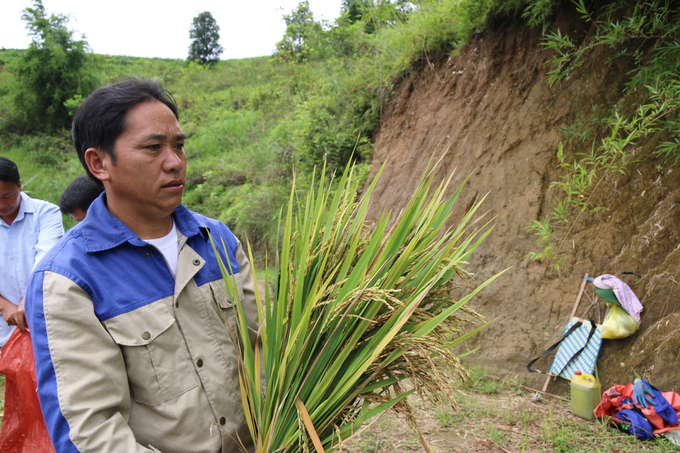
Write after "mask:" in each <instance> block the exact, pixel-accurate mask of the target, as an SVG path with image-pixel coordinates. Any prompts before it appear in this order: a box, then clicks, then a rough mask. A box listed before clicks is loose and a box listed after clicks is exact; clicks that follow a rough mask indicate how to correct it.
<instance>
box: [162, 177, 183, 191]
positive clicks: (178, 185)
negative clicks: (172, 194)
mask: <svg viewBox="0 0 680 453" xmlns="http://www.w3.org/2000/svg"><path fill="white" fill-rule="evenodd" d="M162 188H163V189H169V190H184V181H182V180H180V179H177V180H174V181H170V182H169V183H167V184H164V185H163V186H162Z"/></svg>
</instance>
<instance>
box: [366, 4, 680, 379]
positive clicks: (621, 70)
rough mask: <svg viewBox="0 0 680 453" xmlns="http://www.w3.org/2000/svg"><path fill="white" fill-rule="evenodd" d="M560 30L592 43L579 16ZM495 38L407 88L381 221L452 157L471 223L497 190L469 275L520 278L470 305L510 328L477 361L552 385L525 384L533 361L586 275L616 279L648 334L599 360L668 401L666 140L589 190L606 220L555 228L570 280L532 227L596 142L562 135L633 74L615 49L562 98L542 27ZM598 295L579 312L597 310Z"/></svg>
mask: <svg viewBox="0 0 680 453" xmlns="http://www.w3.org/2000/svg"><path fill="white" fill-rule="evenodd" d="M556 25H557V26H558V27H560V28H561V30H562V33H563V34H564V33H569V34H570V35H574V36H577V37H579V39H585V38H586V37H587V36H589V34H591V33H592V32H593V30H591V29H588V28H587V26H586V24H584V23H583V22H582V21H581V20H580V19H579V18H578V16H577V15H576V14H575V13H573V12H569V11H563V12H561V13H559V14H558V15H557V24H556ZM492 30H493V31H491V32H487V33H485V34H483V35H481V36H478V37H476V38H475V39H474V40H472V43H471V44H470V45H468V46H466V47H464V48H463V49H462V50H461V51H460V53H459V54H458V55H457V56H455V57H449V56H448V54H449V52H448V51H442V53H441V54H440V55H438V56H432V55H430V58H429V60H427V59H426V60H424V61H423V62H422V63H421V67H420V69H419V70H416V71H414V72H413V73H412V74H411V75H410V76H409V77H408V78H407V79H406V80H404V81H403V82H402V83H401V84H400V85H399V87H398V89H397V92H396V94H395V96H394V97H393V98H392V99H391V100H390V102H389V103H388V105H387V107H386V112H385V115H384V117H383V122H382V125H381V128H380V131H379V132H378V133H377V135H376V137H375V139H376V145H375V153H374V158H373V163H372V170H371V171H372V175H374V174H375V172H376V171H377V169H378V168H379V167H380V166H381V165H382V164H383V163H384V162H387V165H386V168H385V170H384V174H383V176H382V177H381V179H380V182H379V184H378V186H377V188H376V192H375V196H374V200H375V202H374V206H373V207H372V211H371V216H372V217H373V218H376V217H377V216H378V214H379V212H380V211H382V210H398V209H400V208H401V207H403V206H404V204H405V203H406V201H407V200H408V198H409V197H410V195H411V194H412V193H413V190H414V189H415V186H416V185H417V183H418V180H419V177H420V176H421V175H422V172H423V170H424V169H425V167H426V166H427V164H428V161H429V160H430V157H431V155H432V154H434V155H435V156H436V157H438V156H440V155H441V154H442V153H443V152H444V151H445V150H448V151H447V153H446V156H445V157H444V160H443V162H442V164H441V165H440V167H439V168H438V170H437V178H438V179H440V180H441V179H443V178H445V177H448V175H449V174H450V173H451V172H452V171H453V170H454V169H456V173H455V176H454V183H453V186H454V187H457V186H458V184H460V183H461V182H462V181H463V180H464V178H466V177H467V176H468V175H472V176H471V178H470V180H469V182H468V184H467V186H466V188H465V190H464V192H463V195H462V200H461V202H459V209H460V212H461V215H462V213H463V212H464V210H465V208H466V207H469V206H470V205H471V204H472V202H473V201H474V200H475V199H476V198H478V197H481V196H484V195H485V194H487V193H488V194H489V195H488V197H487V199H486V201H485V202H484V208H483V209H482V210H488V214H487V215H488V218H490V217H494V218H495V220H494V221H493V223H494V224H495V229H494V231H493V232H492V233H491V235H490V236H489V237H488V238H487V240H486V241H485V242H484V244H483V245H482V246H481V247H480V248H479V249H478V251H477V253H476V255H475V256H474V257H473V258H472V260H471V262H470V264H469V266H468V269H469V270H470V271H472V272H474V273H475V274H476V279H477V281H483V280H484V279H486V278H488V277H490V276H492V275H494V274H495V273H497V272H499V271H501V270H503V269H506V268H508V267H509V268H510V270H509V271H508V272H506V274H505V275H503V276H502V277H501V278H500V279H499V280H497V281H496V282H495V283H493V285H492V286H491V287H488V288H487V289H485V290H484V292H483V294H482V295H481V296H480V297H478V298H477V299H476V300H475V301H474V303H473V304H472V306H473V308H475V309H477V310H478V311H479V312H481V313H482V314H483V315H485V316H486V317H487V318H489V319H493V318H496V317H500V318H499V319H498V320H497V321H496V322H494V323H493V324H492V325H491V326H490V327H489V328H488V329H486V330H485V331H484V332H483V333H482V334H480V335H479V336H478V337H477V338H476V339H475V340H473V342H472V343H471V344H470V346H474V347H476V346H479V350H478V352H477V353H476V355H475V357H476V358H477V360H483V363H484V364H485V365H486V366H489V367H492V368H494V369H496V371H497V372H498V373H499V374H504V375H505V374H511V375H512V376H514V375H515V374H519V376H520V377H521V378H524V379H527V380H528V381H529V383H530V384H533V385H540V382H542V381H543V377H541V376H539V375H536V374H529V373H527V371H526V364H527V362H528V361H529V360H530V359H531V358H533V357H535V356H537V355H538V354H539V353H541V352H543V351H544V350H545V349H546V347H547V346H549V345H550V344H552V343H553V342H555V341H556V340H557V339H559V337H560V335H561V333H562V330H563V329H564V325H565V323H566V321H567V319H568V318H569V314H570V312H571V310H572V307H573V305H574V301H575V299H576V295H577V292H578V289H579V286H580V282H581V279H582V277H583V275H584V274H585V273H586V272H587V273H589V274H590V275H591V276H592V275H595V276H596V275H600V274H604V273H611V274H616V275H617V276H619V277H620V278H622V279H623V280H624V281H626V282H627V283H628V284H629V285H630V286H631V288H632V289H633V290H634V291H635V293H636V294H637V295H638V297H639V299H640V300H641V301H642V303H643V305H644V312H643V314H642V327H641V329H640V331H638V333H637V334H635V335H634V336H632V337H629V338H627V339H623V340H605V341H604V344H603V347H602V350H601V354H600V360H599V362H598V369H599V373H600V378H601V380H602V384H603V386H604V388H608V387H609V386H611V385H612V384H613V383H614V382H619V383H627V382H631V381H632V380H633V378H634V371H635V372H637V373H639V374H641V375H643V374H644V375H647V376H648V377H650V378H651V379H652V381H653V382H654V383H655V384H656V385H657V386H659V387H660V388H663V389H664V390H670V389H675V390H676V391H678V390H679V389H680V372H679V370H678V363H680V327H679V326H680V286H679V285H678V282H679V279H680V276H679V275H678V274H679V272H680V271H679V268H678V264H679V263H680V250H679V246H678V244H679V243H680V240H679V237H680V188H679V187H680V184H679V178H678V173H680V169H679V168H678V167H677V166H670V165H667V164H664V162H663V159H660V158H657V157H655V155H654V153H653V149H654V146H655V145H656V144H658V143H659V140H660V138H659V137H651V138H650V139H649V140H648V141H647V142H638V143H636V144H635V145H634V146H633V147H631V148H630V149H629V153H630V154H631V155H632V157H631V160H637V162H636V163H633V164H629V166H628V172H627V173H626V174H620V175H617V176H608V177H605V178H603V179H602V181H599V182H598V184H597V186H596V188H595V189H594V190H593V191H591V192H592V201H593V202H594V203H595V205H600V206H606V207H607V208H608V210H607V211H600V212H599V213H597V214H588V213H584V214H582V215H580V216H578V213H572V223H570V224H569V225H568V226H565V227H564V228H563V229H561V230H559V229H558V230H556V231H555V233H554V238H555V239H556V241H555V248H556V249H558V250H559V253H560V255H562V256H565V260H564V261H563V262H562V264H561V270H560V272H557V271H555V270H554V269H553V268H551V267H550V265H549V263H544V262H537V261H531V260H530V259H528V258H527V257H526V255H527V253H528V252H529V251H531V250H534V251H535V250H537V249H536V246H535V245H534V239H535V237H534V236H533V235H532V234H530V233H528V232H527V224H528V222H529V221H531V220H535V219H540V220H542V219H543V218H544V217H545V216H546V215H548V214H549V213H550V211H551V210H552V206H553V200H554V197H555V196H557V195H558V194H559V193H558V190H557V188H552V189H551V188H550V182H551V181H556V180H559V178H560V176H561V175H562V174H563V173H561V171H562V170H560V169H558V168H557V164H558V161H557V158H556V150H557V144H558V141H559V140H562V141H564V142H565V144H566V152H567V154H568V155H569V156H571V157H573V156H574V155H575V154H576V153H583V152H588V151H590V149H591V145H592V140H590V141H588V140H586V141H585V142H578V141H577V140H574V141H571V142H568V143H567V140H566V139H565V138H564V137H560V128H561V127H565V126H569V125H572V124H574V123H576V122H577V121H578V120H579V119H580V118H583V114H584V113H583V112H587V111H591V110H592V109H593V108H594V107H597V108H598V109H600V108H602V107H606V108H609V107H613V106H614V105H615V104H616V103H617V102H618V101H619V100H621V99H622V98H623V97H624V96H625V80H626V77H625V73H626V72H627V71H629V70H630V69H631V68H632V66H631V64H632V63H631V62H628V61H625V60H622V59H618V60H614V61H612V62H607V59H608V57H609V55H607V54H606V50H604V49H598V50H596V51H595V52H592V53H590V54H588V55H587V57H586V60H585V64H584V65H583V66H582V67H581V68H579V69H578V70H576V71H574V72H573V73H572V75H571V76H570V77H569V78H567V79H566V80H564V81H562V82H560V83H558V84H556V85H555V86H553V87H552V88H550V87H549V86H548V83H547V77H546V75H545V74H546V72H547V71H548V68H547V67H546V64H545V60H546V58H547V55H546V54H545V52H544V50H543V49H542V48H541V45H540V42H541V30H540V29H534V30H531V29H528V28H526V27H525V26H523V25H521V24H519V21H510V20H509V21H507V22H505V23H497V24H494V26H493V27H492ZM577 43H578V40H577ZM370 179H372V178H369V180H370ZM589 195H590V193H589ZM622 271H630V272H634V273H635V274H637V277H636V276H633V275H622V274H621V272H622ZM589 286H590V289H588V292H587V296H586V297H585V298H584V299H583V301H582V302H581V310H580V313H582V312H583V310H584V309H585V308H586V307H587V306H588V305H590V300H589V298H588V296H589V295H590V293H591V292H592V285H589ZM580 313H579V314H580ZM590 314H591V315H593V316H595V317H596V316H597V312H596V311H591V312H590ZM473 360H474V359H473ZM548 367H549V363H544V364H543V365H542V368H543V369H547V368H548Z"/></svg>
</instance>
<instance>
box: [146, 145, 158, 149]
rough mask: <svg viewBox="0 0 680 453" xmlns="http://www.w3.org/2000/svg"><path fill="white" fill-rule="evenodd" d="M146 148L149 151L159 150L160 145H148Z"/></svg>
mask: <svg viewBox="0 0 680 453" xmlns="http://www.w3.org/2000/svg"><path fill="white" fill-rule="evenodd" d="M147 148H149V149H160V148H161V145H158V144H154V145H149V146H147Z"/></svg>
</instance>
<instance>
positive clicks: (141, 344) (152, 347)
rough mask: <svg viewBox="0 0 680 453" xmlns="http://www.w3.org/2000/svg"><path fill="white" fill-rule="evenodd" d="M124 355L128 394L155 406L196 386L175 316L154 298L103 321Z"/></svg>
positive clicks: (192, 369)
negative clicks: (143, 304)
mask: <svg viewBox="0 0 680 453" xmlns="http://www.w3.org/2000/svg"><path fill="white" fill-rule="evenodd" d="M104 325H105V326H106V329H107V330H108V331H109V334H110V335H111V337H112V338H113V340H114V341H115V342H116V343H117V344H118V345H119V346H120V349H121V351H122V353H123V357H124V359H125V367H126V370H127V376H128V381H129V382H130V387H131V389H132V397H133V398H134V400H135V401H136V402H138V403H141V404H146V405H149V406H155V405H157V404H160V403H162V402H164V401H168V400H171V399H173V398H176V397H177V396H179V395H181V394H183V393H186V392H188V391H189V390H191V389H193V388H195V387H197V386H198V384H199V381H198V377H197V376H196V372H195V370H194V368H193V364H192V362H191V356H190V355H189V352H188V350H187V348H186V345H185V342H184V338H183V337H182V333H181V332H180V330H179V327H178V325H177V322H176V321H175V318H174V317H173V316H172V314H171V313H170V310H169V308H168V306H167V305H166V304H165V303H164V302H163V301H157V302H154V303H151V304H148V305H145V306H143V307H140V308H138V309H136V310H133V311H131V312H128V313H124V314H122V315H118V316H116V317H115V318H112V319H109V320H107V321H104Z"/></svg>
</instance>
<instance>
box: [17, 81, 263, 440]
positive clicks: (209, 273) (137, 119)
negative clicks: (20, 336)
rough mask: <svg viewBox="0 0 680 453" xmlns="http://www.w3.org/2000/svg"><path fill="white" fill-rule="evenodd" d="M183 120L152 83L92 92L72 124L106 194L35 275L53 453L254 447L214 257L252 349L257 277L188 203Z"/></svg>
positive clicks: (223, 229)
mask: <svg viewBox="0 0 680 453" xmlns="http://www.w3.org/2000/svg"><path fill="white" fill-rule="evenodd" d="M178 117H179V114H178V110H177V105H176V104H175V101H174V99H173V98H172V96H171V95H170V93H168V92H167V91H166V90H165V89H164V88H163V87H161V86H160V84H159V83H158V82H157V81H155V80H137V79H130V80H126V81H123V82H120V83H116V84H113V85H109V86H105V87H102V88H98V89H97V90H95V91H93V92H92V93H91V94H90V95H89V96H88V97H87V99H85V101H84V102H83V103H82V104H81V106H80V107H79V109H78V111H77V112H76V115H75V117H74V119H73V127H72V137H73V143H74V145H75V148H76V151H77V153H78V157H79V159H80V161H81V164H82V165H83V167H84V169H85V171H86V172H87V173H88V175H89V176H90V177H95V178H97V179H99V180H100V181H102V182H103V184H104V188H105V192H104V193H103V194H102V195H101V196H99V197H98V198H97V199H96V200H94V202H93V203H92V205H90V207H89V209H88V211H87V217H85V220H83V221H82V222H80V223H79V224H78V225H77V226H76V227H75V228H71V229H70V230H69V231H68V233H66V235H65V236H64V238H63V239H62V240H61V242H60V243H59V244H58V245H57V246H56V247H55V248H54V249H52V251H50V253H48V255H47V256H46V257H45V259H44V260H43V261H42V262H41V263H40V265H39V266H38V267H37V268H36V270H35V271H34V273H33V275H32V277H31V280H30V281H29V285H28V286H29V289H28V293H27V297H26V313H27V317H28V322H29V324H30V325H31V335H32V339H33V348H34V352H35V357H36V364H35V365H36V373H37V377H38V395H39V397H40V404H41V407H42V412H43V414H44V415H45V421H46V424H47V429H48V431H49V433H50V438H51V439H52V442H53V444H54V448H55V450H56V451H57V452H58V453H61V452H69V453H70V452H96V453H107V452H126V453H127V452H130V453H132V452H135V453H142V452H146V453H150V452H156V451H161V452H202V453H237V452H240V451H242V450H241V449H243V450H246V451H253V450H254V445H253V441H252V439H251V436H250V433H249V430H248V425H247V423H246V419H245V415H244V412H243V406H242V400H241V392H240V386H239V366H238V350H237V349H236V348H237V346H236V345H235V344H234V342H233V341H232V338H231V337H230V335H229V327H228V326H227V325H226V323H225V319H229V320H233V319H234V316H235V315H234V310H233V302H234V301H233V299H232V298H231V297H230V296H229V294H228V292H227V289H226V287H225V283H224V280H223V278H222V273H221V271H220V266H219V262H218V257H219V258H220V259H221V260H222V261H223V262H224V263H227V260H229V261H228V262H229V263H230V265H231V268H230V271H231V272H232V276H233V278H234V281H235V284H236V287H237V293H238V294H239V296H241V297H240V300H241V302H242V305H243V309H244V314H245V316H246V317H247V319H248V323H247V324H248V329H249V331H250V332H252V335H251V342H252V344H254V345H255V344H257V332H258V322H257V305H256V301H255V291H254V282H253V276H252V273H251V271H250V263H249V262H248V259H247V257H246V254H245V252H244V250H243V247H242V245H241V242H240V241H239V240H238V239H237V238H236V237H235V236H234V234H233V233H232V232H231V231H230V230H229V228H227V226H226V225H224V224H223V223H221V222H219V221H217V220H214V219H210V218H207V217H204V216H202V215H200V214H197V213H194V212H191V211H189V210H188V209H187V208H186V207H185V206H184V205H183V204H182V195H183V193H184V188H185V184H186V168H187V167H186V165H187V156H186V154H185V152H184V143H185V140H186V137H185V136H184V133H183V132H182V129H181V128H180V126H179V122H178ZM211 238H214V241H215V243H216V244H219V245H218V246H217V250H215V249H214V248H213V246H212V242H211Z"/></svg>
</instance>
